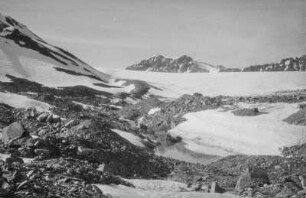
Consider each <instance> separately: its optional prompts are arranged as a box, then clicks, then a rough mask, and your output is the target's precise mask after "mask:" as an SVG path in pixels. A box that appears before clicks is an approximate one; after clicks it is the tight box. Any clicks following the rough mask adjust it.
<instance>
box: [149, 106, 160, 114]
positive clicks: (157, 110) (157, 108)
mask: <svg viewBox="0 0 306 198" xmlns="http://www.w3.org/2000/svg"><path fill="white" fill-rule="evenodd" d="M159 111H160V108H159V107H154V108H152V109H150V111H149V112H148V114H149V115H152V114H155V113H157V112H159Z"/></svg>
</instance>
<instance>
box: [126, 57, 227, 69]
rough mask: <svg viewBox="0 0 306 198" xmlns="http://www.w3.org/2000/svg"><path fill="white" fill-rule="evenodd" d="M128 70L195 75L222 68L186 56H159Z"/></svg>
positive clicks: (132, 66)
mask: <svg viewBox="0 0 306 198" xmlns="http://www.w3.org/2000/svg"><path fill="white" fill-rule="evenodd" d="M126 69H127V70H139V71H153V72H171V73H185V72H187V73H194V72H219V71H220V69H221V66H215V65H212V64H208V63H205V62H198V61H195V60H193V59H192V58H191V57H190V56H186V55H183V56H181V57H179V58H167V57H164V56H162V55H158V56H153V57H151V58H149V59H147V60H142V61H141V62H140V63H138V64H134V65H131V66H129V67H127V68H126Z"/></svg>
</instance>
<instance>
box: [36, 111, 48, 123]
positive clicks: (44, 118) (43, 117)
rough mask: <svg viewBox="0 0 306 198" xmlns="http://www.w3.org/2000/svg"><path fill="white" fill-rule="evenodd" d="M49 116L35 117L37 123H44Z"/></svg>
mask: <svg viewBox="0 0 306 198" xmlns="http://www.w3.org/2000/svg"><path fill="white" fill-rule="evenodd" d="M48 116H49V114H48V113H42V114H40V115H39V116H38V117H37V121H39V122H45V121H46V120H47V118H48Z"/></svg>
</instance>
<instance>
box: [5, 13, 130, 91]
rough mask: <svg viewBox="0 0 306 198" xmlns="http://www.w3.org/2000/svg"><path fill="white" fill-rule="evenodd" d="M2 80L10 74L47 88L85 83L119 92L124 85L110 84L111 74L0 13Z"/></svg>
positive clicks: (113, 79)
mask: <svg viewBox="0 0 306 198" xmlns="http://www.w3.org/2000/svg"><path fill="white" fill-rule="evenodd" d="M0 65H1V67H0V81H2V82H8V81H10V80H11V79H9V78H8V77H7V75H11V76H14V77H19V78H25V79H27V80H30V81H34V82H37V83H40V84H42V85H44V86H48V87H68V86H76V85H82V86H87V87H90V88H94V89H96V90H101V91H106V92H110V93H118V92H123V91H131V89H130V88H129V90H125V88H124V86H119V87H118V86H116V85H115V86H110V85H111V83H113V82H114V81H115V78H114V77H112V76H111V75H108V74H105V73H102V72H100V71H97V70H96V69H94V68H92V67H91V66H89V65H88V64H86V63H85V62H83V61H82V60H80V59H78V58H77V57H75V56H74V55H73V54H71V53H69V52H67V51H66V50H64V49H61V48H59V47H56V46H53V45H50V44H48V43H47V42H45V41H44V40H43V39H41V38H40V37H38V36H37V35H36V34H34V33H33V32H31V31H30V30H29V29H28V28H27V27H26V26H25V25H23V24H21V23H19V22H18V21H16V20H15V19H13V18H11V17H9V16H6V15H3V14H0Z"/></svg>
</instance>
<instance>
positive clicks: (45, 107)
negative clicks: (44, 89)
mask: <svg viewBox="0 0 306 198" xmlns="http://www.w3.org/2000/svg"><path fill="white" fill-rule="evenodd" d="M0 103H4V104H7V105H10V106H12V107H15V108H36V110H37V111H41V112H45V111H49V108H50V107H51V105H49V104H47V103H44V102H40V101H37V100H33V99H30V98H28V97H26V96H22V95H18V94H13V93H3V92H0Z"/></svg>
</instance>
